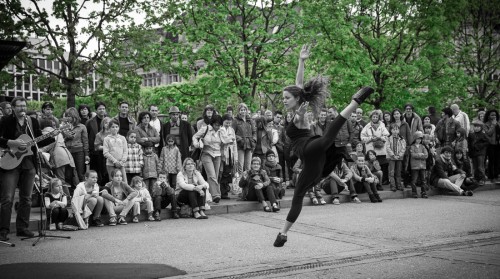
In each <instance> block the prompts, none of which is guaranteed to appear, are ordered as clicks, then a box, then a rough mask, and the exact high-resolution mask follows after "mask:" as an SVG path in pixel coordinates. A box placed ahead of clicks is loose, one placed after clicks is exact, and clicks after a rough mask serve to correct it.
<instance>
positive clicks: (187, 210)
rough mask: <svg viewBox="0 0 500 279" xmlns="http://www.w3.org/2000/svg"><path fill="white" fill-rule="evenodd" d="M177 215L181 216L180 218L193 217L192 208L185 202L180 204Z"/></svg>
mask: <svg viewBox="0 0 500 279" xmlns="http://www.w3.org/2000/svg"><path fill="white" fill-rule="evenodd" d="M179 217H181V218H191V217H193V209H192V208H191V207H190V206H189V205H187V204H183V205H181V207H180V209H179Z"/></svg>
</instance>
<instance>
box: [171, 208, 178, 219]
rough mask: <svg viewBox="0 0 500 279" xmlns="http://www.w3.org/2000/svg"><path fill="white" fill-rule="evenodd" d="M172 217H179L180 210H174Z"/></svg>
mask: <svg viewBox="0 0 500 279" xmlns="http://www.w3.org/2000/svg"><path fill="white" fill-rule="evenodd" d="M172 218H173V219H179V212H178V210H172Z"/></svg>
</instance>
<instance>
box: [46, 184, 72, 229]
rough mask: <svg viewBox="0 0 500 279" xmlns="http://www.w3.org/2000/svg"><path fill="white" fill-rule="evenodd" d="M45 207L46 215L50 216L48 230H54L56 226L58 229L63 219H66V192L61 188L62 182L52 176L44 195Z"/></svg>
mask: <svg viewBox="0 0 500 279" xmlns="http://www.w3.org/2000/svg"><path fill="white" fill-rule="evenodd" d="M44 199H45V208H46V209H48V210H47V216H50V226H49V228H50V230H51V231H52V230H55V229H56V227H57V229H58V230H60V229H61V228H62V226H63V223H64V221H66V219H68V210H67V209H66V205H67V204H68V200H67V197H66V194H64V192H63V190H62V182H61V180H60V179H59V178H53V179H52V180H50V183H49V191H48V192H47V193H45V195H44Z"/></svg>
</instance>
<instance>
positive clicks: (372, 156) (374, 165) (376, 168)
mask: <svg viewBox="0 0 500 279" xmlns="http://www.w3.org/2000/svg"><path fill="white" fill-rule="evenodd" d="M365 160H366V165H367V166H368V168H369V169H370V171H371V172H372V173H373V174H374V175H375V176H376V177H377V179H378V183H377V190H378V191H383V190H384V188H382V181H383V180H382V178H383V176H384V172H383V171H382V167H381V166H380V163H379V162H378V160H377V153H375V151H373V150H368V152H366V156H365Z"/></svg>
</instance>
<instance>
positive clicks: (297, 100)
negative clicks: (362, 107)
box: [274, 46, 373, 247]
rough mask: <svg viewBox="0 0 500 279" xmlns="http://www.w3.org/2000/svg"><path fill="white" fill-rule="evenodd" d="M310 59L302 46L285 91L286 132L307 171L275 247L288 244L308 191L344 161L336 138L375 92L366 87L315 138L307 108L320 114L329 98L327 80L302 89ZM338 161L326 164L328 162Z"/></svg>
mask: <svg viewBox="0 0 500 279" xmlns="http://www.w3.org/2000/svg"><path fill="white" fill-rule="evenodd" d="M308 57H309V47H308V46H303V47H302V50H301V52H300V58H299V67H298V70H297V77H296V85H292V86H288V87H286V88H285V89H284V90H283V103H284V105H285V108H286V109H287V110H289V111H292V112H293V113H294V115H293V117H292V121H291V123H290V125H288V127H287V129H286V133H287V135H288V136H289V137H290V139H291V143H292V150H293V151H294V153H295V154H296V155H297V156H298V157H299V159H300V160H301V161H302V162H303V164H304V168H303V169H302V172H301V173H300V175H299V178H298V180H297V184H296V185H295V191H294V194H293V199H292V206H291V208H290V211H289V213H288V216H287V218H286V223H285V226H284V227H283V229H282V230H281V232H280V233H279V234H278V236H277V237H276V240H275V241H274V246H275V247H282V246H283V245H285V242H286V241H287V233H288V231H289V230H290V228H291V227H292V225H293V223H294V222H295V221H296V220H297V218H298V217H299V214H300V211H301V210H302V202H303V199H304V196H305V194H306V193H307V191H308V190H309V189H310V188H311V187H313V186H314V185H316V184H318V183H319V182H320V180H321V178H322V177H326V176H327V175H329V174H330V173H331V172H332V171H333V168H334V166H335V165H336V164H337V162H336V161H337V160H341V159H342V155H340V154H339V153H337V152H336V148H335V145H334V144H333V143H334V138H335V137H336V136H337V133H338V132H339V130H340V128H341V127H342V125H344V123H345V121H346V119H347V118H348V117H350V116H351V113H352V112H354V111H355V110H356V108H357V107H358V106H359V104H361V103H362V102H363V101H364V100H365V99H366V98H367V97H368V96H369V95H370V94H371V93H372V92H373V89H371V88H369V87H364V88H363V89H361V90H360V91H358V93H356V94H355V95H354V96H353V99H352V101H351V103H350V104H349V105H348V106H347V108H345V109H344V110H343V111H342V112H341V113H340V115H339V116H338V117H336V118H335V119H334V120H333V121H332V122H330V123H329V124H328V127H327V128H326V130H325V132H324V134H323V136H322V137H312V136H311V131H310V123H309V121H308V120H307V119H306V117H305V116H306V112H307V108H308V107H309V106H311V109H312V111H313V112H314V114H316V115H317V114H318V113H319V111H320V110H321V107H323V105H324V100H325V98H326V96H327V95H328V94H329V93H328V91H327V89H326V86H327V80H326V79H324V78H321V77H318V78H316V79H313V80H311V81H309V82H308V83H307V84H305V86H303V79H304V61H305V60H306V59H307V58H308ZM327 157H328V158H335V159H332V160H329V161H328V162H327V160H326V158H327Z"/></svg>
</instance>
